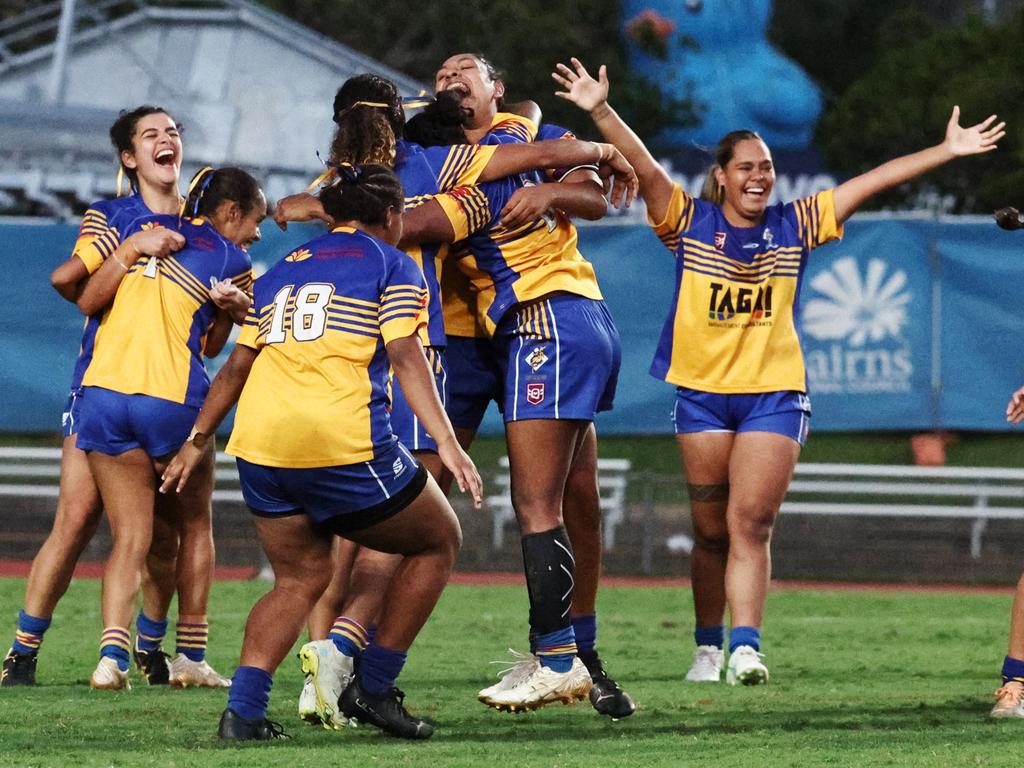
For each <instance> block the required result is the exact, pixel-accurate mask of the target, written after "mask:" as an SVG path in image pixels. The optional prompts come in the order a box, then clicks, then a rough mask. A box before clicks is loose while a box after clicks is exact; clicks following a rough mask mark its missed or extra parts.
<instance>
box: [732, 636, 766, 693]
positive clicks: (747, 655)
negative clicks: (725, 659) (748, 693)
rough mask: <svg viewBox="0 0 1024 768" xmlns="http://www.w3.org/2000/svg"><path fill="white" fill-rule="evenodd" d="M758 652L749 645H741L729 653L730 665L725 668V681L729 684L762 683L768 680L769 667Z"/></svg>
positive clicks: (762, 655)
mask: <svg viewBox="0 0 1024 768" xmlns="http://www.w3.org/2000/svg"><path fill="white" fill-rule="evenodd" d="M763 658H764V654H763V653H758V652H757V651H755V650H754V649H753V648H751V647H750V646H749V645H741V646H739V647H738V648H737V649H736V650H735V651H733V652H732V653H730V654H729V666H728V667H727V668H726V670H725V682H727V683H728V684H729V685H736V683H742V684H743V685H762V684H763V683H767V682H768V667H766V666H765V665H764V663H763V662H762V661H761V659H763Z"/></svg>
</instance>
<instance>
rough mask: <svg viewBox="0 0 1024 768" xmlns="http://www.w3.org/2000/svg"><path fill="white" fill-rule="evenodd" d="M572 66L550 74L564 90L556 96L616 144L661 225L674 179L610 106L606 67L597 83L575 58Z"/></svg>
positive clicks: (669, 199) (561, 67) (559, 68)
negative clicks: (586, 113) (583, 115)
mask: <svg viewBox="0 0 1024 768" xmlns="http://www.w3.org/2000/svg"><path fill="white" fill-rule="evenodd" d="M569 62H570V63H571V64H572V67H569V66H566V65H565V64H557V65H555V70H556V71H554V72H552V73H551V77H552V79H554V81H555V82H556V83H558V84H559V85H560V86H562V88H564V89H565V90H564V91H558V92H556V93H555V95H556V96H558V97H559V98H562V99H565V100H566V101H571V102H572V103H573V104H575V105H576V106H577V107H579V108H580V109H582V110H583V111H585V112H588V113H590V117H591V119H593V121H594V125H596V126H597V129H598V130H599V131H601V135H602V136H604V138H605V140H606V141H608V142H610V143H612V144H614V145H615V146H616V148H618V150H619V151H620V152H622V154H623V155H625V157H626V160H628V161H629V162H630V163H631V164H632V166H633V167H634V168H635V169H636V175H637V177H638V178H639V181H640V195H641V196H642V197H643V198H644V202H645V203H646V204H647V211H648V214H649V215H650V217H651V219H653V220H654V221H662V220H663V219H664V218H665V214H666V213H667V211H668V204H669V202H670V201H671V199H672V190H673V183H672V179H671V178H670V177H669V175H668V173H666V172H665V169H664V168H662V167H661V163H659V162H658V161H657V160H655V159H654V156H653V155H651V153H650V152H649V151H648V149H647V147H646V146H645V145H644V143H643V141H641V140H640V137H639V136H637V135H636V134H635V133H634V132H633V129H632V128H630V127H629V126H628V125H627V124H626V122H625V121H624V120H623V119H622V118H621V117H619V115H618V113H616V111H615V110H614V109H612V107H611V105H610V104H609V103H608V92H609V82H608V69H607V67H605V65H604V64H602V65H601V67H600V68H599V69H598V72H597V77H598V79H597V80H595V79H594V78H593V76H591V74H590V73H589V72H588V71H587V68H586V67H584V66H583V63H582V62H581V61H580V60H579V59H577V58H572V59H570V60H569Z"/></svg>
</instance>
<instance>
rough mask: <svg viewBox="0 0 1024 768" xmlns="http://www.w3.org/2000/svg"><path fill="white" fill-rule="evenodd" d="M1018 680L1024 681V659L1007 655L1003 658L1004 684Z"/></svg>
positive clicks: (1019, 681)
mask: <svg viewBox="0 0 1024 768" xmlns="http://www.w3.org/2000/svg"><path fill="white" fill-rule="evenodd" d="M1011 681H1016V682H1018V683H1024V659H1015V658H1013V657H1012V656H1007V657H1006V658H1005V659H1003V684H1004V685H1005V684H1006V683H1009V682H1011Z"/></svg>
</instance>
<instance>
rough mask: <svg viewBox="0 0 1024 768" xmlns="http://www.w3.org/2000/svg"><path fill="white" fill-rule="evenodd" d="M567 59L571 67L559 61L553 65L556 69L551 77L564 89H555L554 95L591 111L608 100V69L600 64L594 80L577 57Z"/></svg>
mask: <svg viewBox="0 0 1024 768" xmlns="http://www.w3.org/2000/svg"><path fill="white" fill-rule="evenodd" d="M569 61H570V63H571V64H572V68H569V67H567V66H566V65H565V64H561V63H559V64H556V65H555V70H556V71H555V72H552V73H551V78H552V79H553V80H554V81H555V82H556V83H558V84H559V85H560V86H562V87H563V88H564V89H565V90H564V91H556V92H555V96H558V97H559V98H562V99H565V100H566V101H571V102H572V103H573V104H575V105H576V106H577V107H579V108H580V109H582V110H585V111H587V112H593V111H594V109H596V108H597V107H599V106H600V105H602V104H604V103H605V102H606V101H607V100H608V70H607V68H606V67H605V65H604V64H602V65H601V67H600V69H598V71H597V77H598V79H597V80H595V79H594V78H593V77H592V76H591V74H590V73H589V72H587V68H586V67H584V66H583V62H581V61H580V60H579V59H577V58H575V57H573V58H571V59H569Z"/></svg>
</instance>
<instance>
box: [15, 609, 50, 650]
mask: <svg viewBox="0 0 1024 768" xmlns="http://www.w3.org/2000/svg"><path fill="white" fill-rule="evenodd" d="M51 621H53V618H52V617H47V618H45V619H44V618H42V617H41V616H32V615H31V614H28V613H25V611H24V610H21V611H18V629H17V630H16V631H15V633H14V642H13V643H11V650H12V651H15V652H16V653H37V652H38V651H39V646H40V645H42V644H43V635H44V634H45V633H46V630H48V629H49V628H50V622H51Z"/></svg>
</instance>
